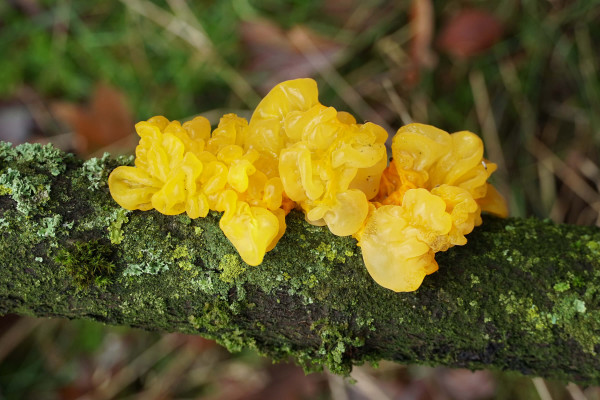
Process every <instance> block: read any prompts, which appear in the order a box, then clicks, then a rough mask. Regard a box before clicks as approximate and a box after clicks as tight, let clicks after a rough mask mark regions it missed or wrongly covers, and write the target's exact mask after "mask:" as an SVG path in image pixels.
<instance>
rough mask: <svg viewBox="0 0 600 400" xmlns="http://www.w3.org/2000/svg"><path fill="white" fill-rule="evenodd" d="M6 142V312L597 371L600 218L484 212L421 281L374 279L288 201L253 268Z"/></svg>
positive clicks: (0, 212) (325, 351)
mask: <svg viewBox="0 0 600 400" xmlns="http://www.w3.org/2000/svg"><path fill="white" fill-rule="evenodd" d="M126 162H127V160H126V159H124V158H120V159H118V160H113V159H110V158H109V157H104V158H103V159H101V160H98V159H93V160H91V161H87V162H85V163H83V162H81V161H79V160H76V159H75V158H74V157H73V156H71V155H67V154H64V153H62V152H60V151H58V150H55V149H53V148H51V147H41V146H39V145H24V146H20V147H18V148H17V149H13V148H11V147H9V146H8V145H6V144H1V143H0V232H1V235H0V314H6V313H18V314H24V315H34V316H38V317H66V318H89V319H94V320H97V321H101V322H105V323H108V324H116V325H130V326H134V327H139V328H144V329H150V330H161V331H169V332H172V331H177V332H183V333H187V334H200V335H203V336H207V337H211V338H215V339H217V341H218V342H220V343H221V344H223V345H225V346H226V347H227V348H228V349H229V350H231V351H235V350H238V349H240V348H242V347H244V346H251V347H255V348H257V349H258V350H259V351H261V352H262V353H264V354H266V355H268V356H270V357H273V358H275V359H284V358H287V357H289V356H291V357H292V358H293V359H295V360H296V361H297V362H299V363H300V364H302V365H303V366H304V367H305V368H307V369H308V370H317V369H319V368H321V367H322V366H323V365H325V366H327V367H329V368H330V369H331V370H333V371H335V372H338V373H346V372H348V371H349V368H350V367H351V365H352V364H356V363H361V362H364V361H377V360H380V359H387V360H394V361H397V362H401V363H425V364H430V365H438V364H442V365H448V366H453V367H467V368H484V367H485V368H496V369H501V370H512V371H519V372H522V373H525V374H534V375H539V376H544V377H548V378H554V379H564V380H571V381H575V382H579V383H583V384H588V383H589V384H592V383H595V384H598V383H600V357H599V356H598V354H597V353H599V352H600V268H599V260H600V257H599V255H600V230H598V229H597V228H593V227H579V226H569V225H555V224H553V223H551V222H548V221H540V220H536V219H527V220H522V219H506V220H501V219H497V218H492V217H486V218H484V223H483V225H482V226H481V227H478V228H476V229H475V231H474V232H473V233H471V234H470V235H469V236H468V241H469V243H468V244H467V245H466V246H462V247H454V248H452V249H450V250H448V251H447V252H445V253H438V254H437V256H436V259H437V260H438V263H439V265H440V270H439V271H438V272H436V273H434V274H433V275H430V276H428V277H427V278H426V279H425V282H424V284H423V285H422V286H421V288H420V289H419V290H418V291H417V292H414V293H394V292H392V291H389V290H386V289H383V288H382V287H380V286H378V285H377V284H376V283H375V282H374V281H373V280H372V279H371V278H370V277H369V275H368V273H367V271H366V269H365V268H364V265H363V263H362V258H361V253H360V249H359V248H357V247H356V242H355V240H353V239H351V238H347V237H336V236H334V235H332V234H330V233H329V231H328V230H327V229H326V228H324V227H315V226H311V225H309V224H307V223H306V222H305V221H304V218H303V216H302V214H300V213H296V212H292V213H291V214H290V215H289V216H288V219H287V222H288V229H287V231H286V234H285V235H284V237H283V238H282V240H281V241H280V242H279V244H278V245H277V247H276V248H275V249H274V250H272V251H271V252H269V253H267V255H266V257H265V261H264V263H263V264H262V265H260V266H258V267H248V266H247V265H245V264H244V263H243V262H242V261H241V259H240V258H239V256H238V255H237V253H236V251H235V249H234V248H233V246H232V245H231V244H230V243H229V242H228V241H227V239H226V238H225V237H224V235H223V234H222V232H221V231H220V229H219V227H218V220H219V215H218V213H210V214H209V216H208V217H207V218H203V219H202V218H201V219H197V220H190V219H189V218H187V217H186V216H176V217H173V216H165V215H161V214H159V213H157V212H154V211H152V212H127V211H125V210H123V209H121V208H120V207H119V206H118V205H117V204H116V203H114V201H113V200H112V199H111V197H110V194H109V192H108V188H107V185H106V179H107V176H108V173H109V172H110V171H111V170H112V169H113V168H115V167H116V166H117V165H119V164H123V163H126Z"/></svg>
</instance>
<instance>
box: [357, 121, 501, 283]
mask: <svg viewBox="0 0 600 400" xmlns="http://www.w3.org/2000/svg"><path fill="white" fill-rule="evenodd" d="M392 154H393V160H392V162H391V163H390V165H389V167H388V168H387V169H386V170H385V171H384V173H383V176H382V179H381V186H380V190H379V193H378V195H377V196H376V197H375V199H374V200H375V202H374V203H373V205H374V206H373V208H374V210H373V211H372V213H371V215H370V216H369V218H368V220H367V222H366V225H365V227H364V228H363V229H362V230H360V231H359V232H357V233H356V234H355V237H356V238H357V239H358V240H359V246H361V248H362V251H363V258H364V261H365V265H366V266H367V269H368V270H369V273H370V274H371V276H372V277H373V279H375V281H377V283H379V284H380V285H382V286H384V287H386V288H389V289H392V290H395V291H403V292H405V291H413V290H416V289H417V288H418V287H419V285H420V284H421V282H422V280H423V278H424V277H425V275H426V274H429V273H432V272H434V271H436V270H437V268H438V267H437V263H436V262H435V259H434V257H433V255H434V254H435V253H436V252H438V251H445V250H447V249H448V248H450V247H452V246H455V245H464V244H465V243H466V242H467V239H466V237H465V235H466V234H468V233H470V232H471V231H472V230H473V228H474V227H475V226H477V225H480V224H481V212H482V211H486V212H489V213H493V214H496V215H499V216H502V217H505V216H506V215H507V214H508V210H507V208H506V204H505V203H504V200H503V199H502V197H501V196H500V194H499V193H498V192H497V191H496V190H495V189H494V188H493V187H492V186H491V185H489V184H488V183H487V179H488V178H489V176H490V175H491V174H492V172H494V171H495V170H496V165H495V164H493V163H490V162H487V161H486V160H485V159H484V158H483V143H482V141H481V139H479V137H477V136H476V135H475V134H473V133H471V132H466V131H462V132H457V133H453V134H448V133H447V132H444V131H442V130H440V129H438V128H435V127H433V126H429V125H423V124H410V125H407V126H404V127H402V128H400V129H399V130H398V132H397V133H396V136H395V137H394V139H393V141H392ZM392 215H394V216H396V217H398V218H399V219H401V220H402V221H403V222H402V223H399V225H402V228H399V226H398V225H396V224H397V223H398V222H396V221H394V218H393V217H391V216H392ZM388 233H389V235H388ZM409 244H410V246H412V247H413V248H414V249H413V250H414V251H408V250H407V249H408V248H407V246H409ZM410 246H409V247H410ZM424 246H425V247H424ZM425 250H426V251H425Z"/></svg>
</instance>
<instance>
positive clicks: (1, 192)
mask: <svg viewBox="0 0 600 400" xmlns="http://www.w3.org/2000/svg"><path fill="white" fill-rule="evenodd" d="M11 194H12V189H11V188H9V187H8V186H4V185H0V196H6V195H11Z"/></svg>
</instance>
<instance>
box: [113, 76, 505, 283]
mask: <svg viewBox="0 0 600 400" xmlns="http://www.w3.org/2000/svg"><path fill="white" fill-rule="evenodd" d="M135 128H136V132H137V133H138V135H139V136H140V141H139V144H138V146H137V148H136V159H135V167H129V166H121V167H118V168H116V169H115V170H114V171H113V172H112V173H111V175H110V177H109V188H110V192H111V194H112V196H113V198H114V199H115V201H116V202H117V203H118V204H120V205H121V206H122V207H124V208H126V209H129V210H136V209H137V210H142V211H146V210H150V209H156V210H157V211H158V212H160V213H163V214H167V215H176V214H181V213H187V215H188V216H189V217H190V218H202V217H205V216H206V215H207V214H208V212H209V211H210V210H213V211H218V212H222V213H223V215H222V217H221V220H220V223H219V224H220V227H221V230H222V231H223V233H224V235H225V236H226V237H227V238H228V239H229V241H230V242H231V243H232V244H233V246H234V247H235V248H236V249H237V251H238V253H239V254H240V256H241V258H242V259H243V260H244V261H245V262H246V263H247V264H249V265H259V264H261V263H262V262H263V259H264V256H265V254H266V252H268V251H270V250H272V249H273V248H274V247H275V246H276V244H277V242H278V241H279V239H280V238H281V237H282V236H283V234H284V233H285V229H286V224H285V216H286V215H287V213H288V212H289V211H290V210H291V209H293V208H298V209H300V210H302V211H303V212H304V213H305V216H306V220H307V221H308V222H309V223H311V224H314V225H322V226H327V228H328V229H329V230H330V231H331V232H332V233H333V234H335V235H339V236H349V235H352V236H353V237H355V238H356V239H357V240H358V244H359V246H360V247H361V249H362V253H363V259H364V262H365V265H366V267H367V269H368V271H369V273H370V274H371V276H372V277H373V279H374V280H375V281H376V282H377V283H379V284H380V285H381V286H383V287H386V288H389V289H391V290H394V291H402V292H406V291H414V290H416V289H417V288H418V287H419V286H420V285H421V282H422V281H423V279H424V277H425V276H426V275H428V274H431V273H433V272H435V271H436V270H437V269H438V265H437V263H436V261H435V257H434V256H435V253H436V252H438V251H445V250H447V249H448V248H450V247H452V246H455V245H463V244H465V243H466V237H465V235H467V234H468V233H470V232H471V231H472V230H473V228H474V227H475V226H477V225H479V224H481V212H482V211H485V212H489V213H492V214H496V215H500V216H506V215H507V209H506V205H505V202H504V200H503V198H502V196H500V194H499V193H498V192H497V191H496V190H495V189H494V188H493V187H492V186H491V185H490V184H489V183H488V182H487V179H488V178H489V176H490V175H491V174H492V173H493V172H494V171H495V169H496V165H495V164H493V163H491V162H489V161H487V160H485V159H484V158H483V143H482V141H481V140H480V139H479V138H478V137H477V136H476V135H475V134H473V133H471V132H466V131H463V132H457V133H454V134H449V133H447V132H444V131H442V130H440V129H437V128H435V127H432V126H429V125H423V124H410V125H407V126H404V127H402V128H400V129H399V130H398V132H397V133H396V135H395V137H394V139H393V142H392V155H393V158H392V161H391V162H390V163H389V165H388V160H387V152H386V148H385V141H386V139H387V137H388V133H387V132H386V131H385V130H384V129H383V128H381V127H380V126H378V125H376V124H373V123H370V122H367V123H364V124H359V123H357V122H356V120H355V119H354V117H353V116H352V115H350V114H348V113H346V112H343V111H337V110H336V109H334V108H333V107H327V106H325V105H322V104H321V103H319V100H318V89H317V85H316V82H315V81H313V80H312V79H296V80H292V81H286V82H282V83H280V84H279V85H277V86H275V87H274V88H273V89H272V90H271V91H270V92H269V93H268V94H267V95H266V96H265V97H264V98H263V100H262V101H261V102H260V103H259V104H258V106H257V108H256V110H254V113H253V114H252V118H251V119H250V122H248V121H246V120H245V119H243V118H240V117H238V116H237V115H235V114H226V115H224V116H223V117H222V118H221V120H220V122H219V124H218V126H217V127H216V128H215V129H214V130H212V132H211V126H210V123H209V122H208V120H207V119H206V118H203V117H196V118H194V119H193V120H191V121H188V122H185V123H183V124H181V123H179V122H178V121H169V120H167V119H166V118H165V117H162V116H156V117H153V118H150V119H149V120H148V121H143V122H139V123H138V124H136V126H135Z"/></svg>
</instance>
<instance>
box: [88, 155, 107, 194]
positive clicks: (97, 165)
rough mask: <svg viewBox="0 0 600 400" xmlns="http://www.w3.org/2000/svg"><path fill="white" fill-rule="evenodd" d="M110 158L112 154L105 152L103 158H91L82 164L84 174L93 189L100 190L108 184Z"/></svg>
mask: <svg viewBox="0 0 600 400" xmlns="http://www.w3.org/2000/svg"><path fill="white" fill-rule="evenodd" d="M109 159H110V154H108V153H104V154H103V155H102V158H97V157H94V158H90V159H89V160H87V161H85V162H84V163H83V164H82V166H81V174H82V176H84V177H86V178H87V183H88V187H89V188H90V189H91V190H98V189H100V188H101V187H103V186H106V180H107V179H108V169H107V163H108V161H109Z"/></svg>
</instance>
